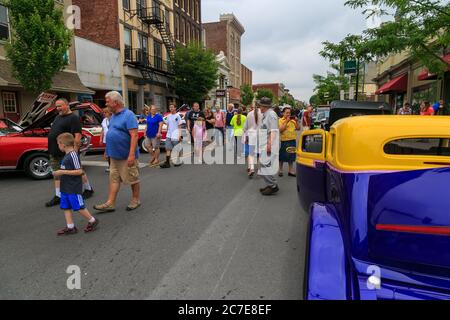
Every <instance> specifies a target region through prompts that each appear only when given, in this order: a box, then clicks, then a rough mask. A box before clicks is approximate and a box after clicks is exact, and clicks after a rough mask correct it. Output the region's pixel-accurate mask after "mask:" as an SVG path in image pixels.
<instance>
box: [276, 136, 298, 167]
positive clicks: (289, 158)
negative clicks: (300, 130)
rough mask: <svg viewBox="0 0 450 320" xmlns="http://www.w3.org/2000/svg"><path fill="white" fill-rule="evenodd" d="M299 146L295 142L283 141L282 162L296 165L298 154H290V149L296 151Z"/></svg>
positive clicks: (281, 148) (281, 149)
mask: <svg viewBox="0 0 450 320" xmlns="http://www.w3.org/2000/svg"><path fill="white" fill-rule="evenodd" d="M296 146H297V142H296V141H295V140H290V141H281V146H280V161H281V162H287V163H294V162H295V160H296V158H297V154H296V152H288V151H289V149H292V148H293V149H294V150H295V148H296Z"/></svg>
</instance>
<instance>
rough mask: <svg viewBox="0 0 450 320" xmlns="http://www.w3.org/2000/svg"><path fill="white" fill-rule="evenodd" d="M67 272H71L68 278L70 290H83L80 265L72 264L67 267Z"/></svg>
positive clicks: (67, 283) (67, 282)
mask: <svg viewBox="0 0 450 320" xmlns="http://www.w3.org/2000/svg"><path fill="white" fill-rule="evenodd" d="M66 273H67V274H70V276H69V277H68V278H67V281H66V286H67V289H69V290H81V269H80V267H79V266H76V265H71V266H68V267H67V269H66Z"/></svg>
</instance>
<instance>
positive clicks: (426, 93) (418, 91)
mask: <svg viewBox="0 0 450 320" xmlns="http://www.w3.org/2000/svg"><path fill="white" fill-rule="evenodd" d="M423 101H429V102H430V103H431V104H433V103H435V102H437V101H439V97H438V83H437V81H436V82H433V83H431V84H429V85H427V86H424V87H419V88H414V90H413V97H412V108H413V111H414V113H416V114H418V113H419V108H420V104H421V103H422V102H423Z"/></svg>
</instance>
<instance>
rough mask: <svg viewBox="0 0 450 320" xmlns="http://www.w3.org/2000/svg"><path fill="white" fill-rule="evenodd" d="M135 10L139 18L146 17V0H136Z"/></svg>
mask: <svg viewBox="0 0 450 320" xmlns="http://www.w3.org/2000/svg"><path fill="white" fill-rule="evenodd" d="M136 9H137V14H138V16H139V17H141V18H142V17H145V16H147V0H136Z"/></svg>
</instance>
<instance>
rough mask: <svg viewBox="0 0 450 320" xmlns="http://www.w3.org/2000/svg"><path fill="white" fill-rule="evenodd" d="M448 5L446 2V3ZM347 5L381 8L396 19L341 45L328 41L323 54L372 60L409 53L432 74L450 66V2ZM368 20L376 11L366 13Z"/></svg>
mask: <svg viewBox="0 0 450 320" xmlns="http://www.w3.org/2000/svg"><path fill="white" fill-rule="evenodd" d="M445 2H446V3H445ZM345 5H347V6H349V7H351V8H354V9H358V8H368V7H369V6H379V7H380V8H381V9H382V11H381V14H382V15H384V16H389V15H391V16H393V17H392V18H393V19H391V21H389V22H385V23H383V24H382V25H381V26H380V27H378V28H374V29H367V30H365V31H364V32H363V34H362V35H348V36H347V37H346V38H345V39H343V40H342V41H341V42H340V43H337V44H333V43H330V42H324V43H323V44H324V49H323V50H322V52H321V55H322V56H324V57H326V58H328V59H330V60H331V61H335V60H337V59H351V58H360V59H362V60H364V61H369V60H372V59H374V58H383V57H385V56H387V55H389V54H393V53H399V52H403V51H408V52H409V53H410V55H411V57H412V58H413V59H414V60H417V61H420V62H421V63H422V64H423V65H424V66H426V67H427V68H428V69H429V70H430V72H433V73H443V72H444V71H445V70H446V69H447V68H448V66H449V64H448V63H447V62H445V61H444V60H443V59H442V55H443V53H444V52H445V50H446V49H447V48H448V46H450V3H449V2H448V1H439V0H348V1H347V2H346V3H345ZM363 13H364V14H366V15H367V17H370V16H372V15H373V14H375V11H374V10H370V9H365V10H364V11H363Z"/></svg>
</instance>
